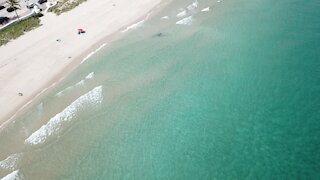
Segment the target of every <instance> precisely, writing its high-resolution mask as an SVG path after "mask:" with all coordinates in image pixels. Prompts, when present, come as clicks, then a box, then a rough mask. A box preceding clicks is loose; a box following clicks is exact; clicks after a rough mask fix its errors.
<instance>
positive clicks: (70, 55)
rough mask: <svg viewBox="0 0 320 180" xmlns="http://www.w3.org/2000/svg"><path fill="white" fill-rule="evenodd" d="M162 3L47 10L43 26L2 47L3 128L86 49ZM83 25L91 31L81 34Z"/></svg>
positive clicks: (108, 2)
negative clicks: (50, 11)
mask: <svg viewBox="0 0 320 180" xmlns="http://www.w3.org/2000/svg"><path fill="white" fill-rule="evenodd" d="M160 2H161V0H135V1H128V0H88V1H87V2H84V3H83V4H81V5H80V6H78V7H76V8H75V9H74V10H72V11H70V12H68V13H64V14H61V15H60V16H56V15H54V14H52V13H47V14H45V16H44V17H43V18H42V19H41V24H42V26H41V27H39V28H37V29H35V30H33V31H31V32H28V33H26V34H25V35H23V36H21V37H20V38H18V39H16V40H14V41H12V42H10V43H8V44H7V45H5V46H2V47H0V127H1V125H3V124H5V123H4V122H8V121H9V120H11V119H14V115H15V114H16V113H17V112H18V111H20V110H21V109H23V107H25V106H26V105H27V104H28V102H30V101H31V100H32V99H34V98H35V97H36V96H37V95H38V94H40V93H41V92H43V91H44V90H45V89H46V88H47V87H50V86H51V85H52V84H53V83H54V82H56V81H57V80H58V79H60V78H61V76H63V75H65V74H66V73H67V72H68V70H69V72H70V69H72V68H74V67H76V66H77V65H79V63H80V62H81V59H80V58H81V57H82V56H84V55H85V54H84V53H85V52H87V53H88V52H90V50H92V49H93V48H96V47H98V46H99V42H100V43H101V40H102V39H104V38H106V37H108V36H110V35H112V34H114V33H116V32H119V30H122V29H125V27H127V26H128V25H130V24H133V23H135V22H137V21H138V20H139V19H141V18H143V17H144V16H146V15H147V14H148V13H149V12H150V11H151V10H152V9H153V8H155V7H156V6H157V5H159V4H160ZM114 4H115V6H114ZM79 27H81V28H83V29H84V30H86V33H85V34H81V35H78V34H77V29H78V28H79ZM57 39H60V40H61V41H60V42H58V41H56V40H57ZM20 92H21V93H23V96H21V94H20V95H19V93H20Z"/></svg>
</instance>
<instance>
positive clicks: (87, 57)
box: [80, 43, 107, 64]
mask: <svg viewBox="0 0 320 180" xmlns="http://www.w3.org/2000/svg"><path fill="white" fill-rule="evenodd" d="M105 45H107V44H106V43H103V44H102V45H101V46H100V47H99V48H98V49H96V50H94V51H92V52H91V53H89V54H88V55H87V56H86V57H85V58H83V59H82V61H81V63H80V64H82V63H84V62H85V61H86V60H88V59H89V58H90V57H91V56H92V55H94V54H95V53H97V52H98V51H99V50H100V49H102V48H103V47H104V46H105Z"/></svg>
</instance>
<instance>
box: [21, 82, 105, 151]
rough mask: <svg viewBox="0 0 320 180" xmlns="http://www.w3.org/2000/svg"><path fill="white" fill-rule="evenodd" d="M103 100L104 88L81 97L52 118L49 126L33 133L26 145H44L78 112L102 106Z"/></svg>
mask: <svg viewBox="0 0 320 180" xmlns="http://www.w3.org/2000/svg"><path fill="white" fill-rule="evenodd" d="M102 100H103V95H102V86H98V87H96V88H94V89H92V90H91V91H89V92H88V93H86V94H84V95H82V96H80V97H79V98H78V99H76V100H75V101H74V102H72V103H71V104H70V105H69V106H68V107H66V108H65V109H64V110H63V111H62V112H60V113H58V114H56V115H55V116H54V117H52V118H51V119H50V120H49V121H48V123H47V124H45V125H43V126H42V127H41V128H40V129H38V130H37V131H35V132H34V133H32V134H31V135H30V136H29V137H28V138H27V139H26V140H25V143H26V144H31V145H36V144H42V143H44V142H45V141H46V139H47V138H48V137H49V136H51V135H53V134H56V133H57V132H58V131H59V129H60V128H61V126H62V125H63V123H65V122H69V121H71V120H72V119H73V118H74V117H75V116H76V115H77V113H78V112H80V111H81V110H82V109H84V107H88V106H89V107H94V106H96V105H98V104H101V102H102Z"/></svg>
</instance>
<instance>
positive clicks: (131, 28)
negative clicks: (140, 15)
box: [121, 11, 152, 33]
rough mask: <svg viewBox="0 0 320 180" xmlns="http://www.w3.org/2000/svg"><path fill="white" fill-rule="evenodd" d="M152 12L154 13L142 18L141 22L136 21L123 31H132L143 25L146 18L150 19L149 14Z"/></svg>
mask: <svg viewBox="0 0 320 180" xmlns="http://www.w3.org/2000/svg"><path fill="white" fill-rule="evenodd" d="M151 14H152V11H151V12H149V13H148V14H147V16H146V18H144V19H143V20H141V21H139V22H137V23H134V24H132V25H130V26H128V27H127V28H126V29H124V30H122V31H121V32H123V33H125V32H128V31H130V30H134V29H138V28H139V27H141V26H142V25H143V24H144V22H145V21H146V20H148V19H149V16H150V15H151Z"/></svg>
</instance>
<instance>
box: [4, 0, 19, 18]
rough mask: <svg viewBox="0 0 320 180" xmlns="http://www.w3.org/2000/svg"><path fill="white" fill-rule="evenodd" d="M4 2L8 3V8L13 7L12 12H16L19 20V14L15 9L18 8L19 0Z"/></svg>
mask: <svg viewBox="0 0 320 180" xmlns="http://www.w3.org/2000/svg"><path fill="white" fill-rule="evenodd" d="M6 3H7V4H8V5H9V8H13V9H14V12H15V13H16V15H17V17H18V19H19V20H20V18H19V15H18V13H17V11H16V10H17V9H20V4H19V0H7V1H6Z"/></svg>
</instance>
